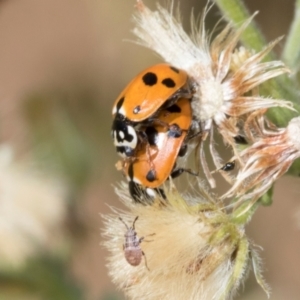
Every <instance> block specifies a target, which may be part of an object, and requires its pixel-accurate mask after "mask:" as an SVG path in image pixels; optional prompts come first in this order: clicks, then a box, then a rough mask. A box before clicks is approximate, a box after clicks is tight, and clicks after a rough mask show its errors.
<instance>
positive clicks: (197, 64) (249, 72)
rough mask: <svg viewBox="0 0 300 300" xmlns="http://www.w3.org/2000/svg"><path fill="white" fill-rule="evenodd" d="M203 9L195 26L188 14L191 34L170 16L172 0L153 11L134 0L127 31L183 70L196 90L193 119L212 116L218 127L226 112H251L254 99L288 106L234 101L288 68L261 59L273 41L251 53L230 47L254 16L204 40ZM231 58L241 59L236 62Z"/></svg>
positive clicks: (172, 9) (250, 97)
mask: <svg viewBox="0 0 300 300" xmlns="http://www.w3.org/2000/svg"><path fill="white" fill-rule="evenodd" d="M208 10H209V8H208V7H206V8H205V10H204V12H203V15H202V18H201V19H200V22H199V24H197V22H195V21H194V18H193V17H192V22H191V23H192V28H191V30H192V34H191V37H190V36H189V35H188V34H187V33H186V32H185V31H184V30H183V28H182V24H181V21H180V18H179V12H177V13H176V14H174V8H173V2H171V7H170V9H169V10H167V9H165V8H163V7H161V6H160V5H159V4H158V5H157V11H151V10H150V9H148V8H147V7H146V6H145V5H144V4H143V2H142V1H141V0H138V1H137V12H136V14H135V16H134V21H135V24H136V26H135V28H134V29H133V32H134V34H135V35H136V36H137V37H138V41H137V43H139V44H141V45H143V46H145V47H148V48H150V49H151V50H153V51H155V52H156V53H158V54H159V55H160V56H161V57H162V59H163V60H164V61H166V62H168V63H170V64H172V65H174V66H175V67H177V68H179V69H183V70H185V71H186V72H187V73H188V75H189V77H190V80H191V81H192V84H193V85H194V87H195V90H196V92H195V94H194V97H193V111H194V117H195V118H196V119H197V120H199V121H202V122H203V121H207V120H209V119H213V120H214V121H215V122H216V123H217V126H219V127H222V122H223V121H224V120H225V119H226V115H227V116H241V115H243V114H246V113H249V112H254V111H256V109H257V106H258V105H257V104H256V102H257V101H256V100H258V99H259V100H260V105H259V108H262V109H263V108H269V107H275V106H282V107H287V108H291V104H290V103H289V102H288V101H282V100H271V99H264V98H263V97H257V96H256V97H255V98H253V97H252V96H251V95H250V96H249V95H248V96H247V97H244V102H243V101H237V102H236V101H235V100H237V99H239V98H240V97H241V96H242V95H244V94H245V93H247V92H249V91H251V90H252V89H254V88H255V87H257V86H259V85H260V84H261V83H263V82H265V81H266V80H269V79H270V78H273V77H276V76H279V75H281V74H284V73H287V72H288V69H287V68H286V67H285V66H284V64H283V63H282V62H281V61H270V62H264V63H261V60H262V59H263V58H264V57H265V55H266V54H267V53H268V52H269V51H270V50H271V49H272V48H273V47H274V45H275V44H276V43H277V42H278V41H279V39H277V40H276V41H274V42H273V43H270V44H269V45H268V46H267V47H266V48H265V49H263V50H262V51H261V52H259V53H256V54H255V53H252V52H251V50H245V49H244V48H243V49H241V50H239V49H237V48H236V47H237V44H238V42H239V39H240V36H241V34H242V32H243V31H244V30H245V29H246V27H247V26H248V25H249V23H250V22H251V20H252V18H253V17H254V15H253V16H252V17H251V18H250V19H248V20H247V21H246V22H244V23H243V24H241V26H240V27H239V29H237V30H234V29H233V27H232V26H231V24H228V25H227V26H226V27H225V28H224V29H223V30H222V31H221V32H220V33H219V34H218V35H217V36H216V37H215V38H214V40H212V41H210V40H209V38H208V36H207V34H206V31H205V25H204V21H205V16H206V14H207V12H208ZM239 51H241V52H242V55H240V54H239V53H238V52H239ZM237 56H238V57H239V58H241V59H240V60H237V59H236V57H237ZM237 62H238V64H239V65H237ZM239 100H240V99H239ZM252 101H254V103H255V105H254V106H252V105H251V104H252ZM225 138H226V137H225Z"/></svg>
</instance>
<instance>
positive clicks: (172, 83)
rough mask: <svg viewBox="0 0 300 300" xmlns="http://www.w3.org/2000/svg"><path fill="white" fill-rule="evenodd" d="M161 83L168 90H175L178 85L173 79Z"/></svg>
mask: <svg viewBox="0 0 300 300" xmlns="http://www.w3.org/2000/svg"><path fill="white" fill-rule="evenodd" d="M161 83H162V84H163V85H165V86H166V87H167V88H173V87H175V85H176V83H175V81H174V80H173V79H172V78H165V79H164V80H163V81H162V82H161Z"/></svg>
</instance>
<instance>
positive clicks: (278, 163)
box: [222, 117, 300, 207]
mask: <svg viewBox="0 0 300 300" xmlns="http://www.w3.org/2000/svg"><path fill="white" fill-rule="evenodd" d="M299 157H300V117H296V118H294V119H292V120H291V121H290V122H289V124H288V126H287V127H286V128H281V129H276V130H274V131H267V132H266V133H265V136H264V137H262V138H259V139H258V140H257V141H256V142H254V143H253V145H251V146H250V147H248V148H247V149H245V150H243V151H242V152H241V153H240V159H241V160H242V162H243V163H244V165H243V167H242V168H241V169H240V170H239V172H238V174H237V178H236V181H235V183H234V185H233V186H232V187H231V188H230V190H229V191H228V192H227V193H225V194H224V195H223V196H222V198H223V199H224V198H226V197H233V196H235V197H237V198H238V199H239V201H244V200H249V199H251V204H253V203H255V201H256V200H257V199H258V198H259V197H261V196H262V195H263V194H265V193H266V192H267V191H268V189H269V188H270V187H271V186H272V184H273V183H274V182H275V181H276V180H277V179H278V178H279V177H280V176H282V175H283V174H284V173H286V172H287V171H288V169H289V167H290V166H291V164H292V163H293V162H294V161H295V160H296V159H297V158H299ZM249 207H250V206H249Z"/></svg>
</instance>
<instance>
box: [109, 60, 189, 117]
mask: <svg viewBox="0 0 300 300" xmlns="http://www.w3.org/2000/svg"><path fill="white" fill-rule="evenodd" d="M189 93H190V92H189V86H188V75H187V73H186V72H185V71H183V70H179V69H177V68H175V67H173V66H171V65H169V64H157V65H154V66H152V67H149V68H147V69H146V70H144V71H142V72H141V73H140V74H138V75H137V76H136V77H135V78H134V79H133V80H132V81H131V82H130V83H129V84H128V85H127V87H126V88H125V89H124V90H123V91H122V92H121V94H120V95H119V97H118V98H117V100H116V101H115V103H114V106H113V110H112V114H113V115H114V116H115V115H117V114H120V115H123V116H124V117H125V118H126V119H128V120H130V121H132V122H141V121H144V120H146V119H147V118H149V117H151V116H152V115H153V114H155V113H156V112H157V111H158V110H159V108H160V107H162V106H163V105H164V104H165V103H166V102H167V101H168V100H172V102H173V101H174V102H176V101H177V99H178V98H180V97H181V96H182V95H183V94H184V96H187V94H189ZM171 104H172V103H171Z"/></svg>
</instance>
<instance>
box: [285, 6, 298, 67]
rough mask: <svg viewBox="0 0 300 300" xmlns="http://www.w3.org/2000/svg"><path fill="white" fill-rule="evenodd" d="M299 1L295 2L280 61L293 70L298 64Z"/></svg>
mask: <svg viewBox="0 0 300 300" xmlns="http://www.w3.org/2000/svg"><path fill="white" fill-rule="evenodd" d="M299 41H300V0H297V1H296V7H295V14H294V19H293V23H292V26H291V28H290V31H289V34H288V36H287V40H286V43H285V45H284V49H283V53H282V60H283V61H284V62H285V63H286V64H287V65H288V67H290V68H291V69H294V68H295V66H298V65H299V63H300V43H299Z"/></svg>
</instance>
